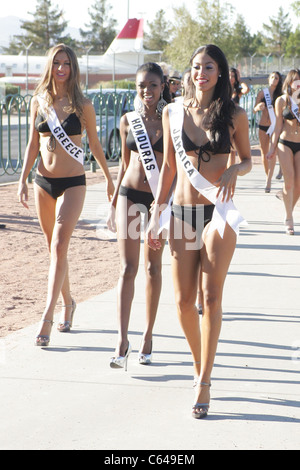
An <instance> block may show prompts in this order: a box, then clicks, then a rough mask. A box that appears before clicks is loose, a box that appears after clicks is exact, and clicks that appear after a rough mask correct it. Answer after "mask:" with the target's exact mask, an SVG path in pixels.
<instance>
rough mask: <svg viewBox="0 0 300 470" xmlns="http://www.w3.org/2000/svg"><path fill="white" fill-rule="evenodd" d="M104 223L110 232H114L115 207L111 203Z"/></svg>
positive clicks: (115, 227) (115, 229)
mask: <svg viewBox="0 0 300 470" xmlns="http://www.w3.org/2000/svg"><path fill="white" fill-rule="evenodd" d="M106 225H107V227H108V229H109V230H110V231H111V232H113V233H116V231H117V224H116V208H115V207H114V206H113V205H112V204H111V205H110V208H109V211H108V214H107V218H106Z"/></svg>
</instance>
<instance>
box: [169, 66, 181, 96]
mask: <svg viewBox="0 0 300 470" xmlns="http://www.w3.org/2000/svg"><path fill="white" fill-rule="evenodd" d="M169 88H170V94H171V98H172V100H174V99H175V98H177V97H178V96H180V95H181V93H180V90H181V76H180V73H179V72H176V71H172V72H170V74H169Z"/></svg>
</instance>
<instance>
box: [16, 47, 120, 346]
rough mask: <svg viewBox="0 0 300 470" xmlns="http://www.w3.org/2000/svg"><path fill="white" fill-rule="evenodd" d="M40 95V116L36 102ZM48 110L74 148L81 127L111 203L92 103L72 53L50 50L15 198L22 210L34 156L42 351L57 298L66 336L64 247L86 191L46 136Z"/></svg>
mask: <svg viewBox="0 0 300 470" xmlns="http://www.w3.org/2000/svg"><path fill="white" fill-rule="evenodd" d="M40 96H42V97H43V101H44V103H45V107H46V110H45V111H46V112H45V114H44V112H43V111H42V109H41V107H40V105H39V101H38V97H40ZM50 107H53V109H54V110H55V112H56V115H57V117H58V120H59V121H60V123H61V127H62V128H63V129H64V131H65V133H66V134H67V135H68V136H69V139H70V141H71V144H70V146H72V145H73V144H74V145H75V146H77V147H78V148H80V146H81V137H82V132H83V129H84V128H86V131H87V135H88V138H89V144H90V148H91V151H92V152H93V155H94V156H95V158H96V160H97V162H98V163H99V165H100V166H101V168H102V170H103V172H104V175H105V178H106V182H107V196H108V199H111V197H112V195H113V192H114V186H113V183H112V179H111V177H110V174H109V171H108V167H107V163H106V160H105V156H104V153H103V150H102V147H101V144H100V142H99V140H98V136H97V130H96V115H95V111H94V107H93V105H92V103H91V102H90V101H89V100H87V99H85V98H84V96H83V94H82V91H81V88H80V74H79V66H78V62H77V58H76V55H75V54H74V52H73V50H72V49H71V48H70V47H68V46H66V45H64V44H59V45H57V46H54V47H53V48H51V49H50V51H49V53H48V61H47V65H46V67H45V71H44V74H43V76H42V78H41V81H40V83H39V85H38V87H37V89H36V91H35V94H34V97H33V98H32V101H31V118H30V119H31V126H30V137H29V142H28V145H27V148H26V152H25V158H24V164H23V169H22V174H21V178H20V182H19V189H18V195H19V200H20V202H21V203H22V204H23V205H24V206H25V207H26V208H28V204H27V201H28V187H27V183H26V181H27V178H28V175H29V173H30V170H31V169H32V167H33V165H34V163H35V160H36V158H37V156H38V154H39V152H40V154H41V159H40V161H39V164H38V168H37V174H36V178H35V184H34V193H35V202H36V209H37V214H38V217H39V222H40V225H41V228H42V231H43V233H44V235H45V238H46V242H47V245H48V248H49V252H50V269H49V277H48V296H47V301H46V308H45V310H44V313H43V316H42V321H41V325H40V328H39V331H38V334H37V337H36V341H35V344H36V346H48V345H49V342H50V332H51V327H52V324H53V315H54V309H55V306H56V303H57V300H58V298H59V295H60V293H61V296H62V302H63V311H62V315H61V320H60V322H59V325H58V330H59V331H60V332H69V331H70V328H71V326H72V319H73V315H74V311H75V308H76V303H75V301H74V299H72V297H71V292H70V284H69V274H68V261H67V253H68V246H69V242H70V239H71V236H72V233H73V230H74V228H75V226H76V223H77V221H78V218H79V216H80V213H81V210H82V207H83V203H84V198H85V191H86V182H85V170H84V167H83V165H82V164H81V163H80V162H78V161H76V160H75V159H74V158H72V157H71V156H70V155H68V153H67V151H66V150H65V149H64V148H63V147H62V146H61V145H60V143H59V142H58V141H57V140H56V139H55V137H54V135H53V134H52V133H51V132H50V128H49V125H48V123H47V117H48V116H47V110H48V109H49V108H50Z"/></svg>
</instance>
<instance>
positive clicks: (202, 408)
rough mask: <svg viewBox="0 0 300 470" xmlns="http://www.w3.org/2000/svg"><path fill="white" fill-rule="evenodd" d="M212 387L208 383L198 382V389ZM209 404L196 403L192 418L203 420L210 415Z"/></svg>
mask: <svg viewBox="0 0 300 470" xmlns="http://www.w3.org/2000/svg"><path fill="white" fill-rule="evenodd" d="M198 386H200V387H211V384H210V383H209V384H208V383H206V382H198V383H197V385H196V387H198ZM208 410H209V403H199V402H197V403H195V404H194V406H193V408H192V417H193V418H195V419H203V418H206V417H207V415H208Z"/></svg>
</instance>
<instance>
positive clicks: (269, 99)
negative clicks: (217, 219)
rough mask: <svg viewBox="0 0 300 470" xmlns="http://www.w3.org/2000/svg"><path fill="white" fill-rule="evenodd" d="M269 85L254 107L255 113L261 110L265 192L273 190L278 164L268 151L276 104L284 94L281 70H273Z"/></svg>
mask: <svg viewBox="0 0 300 470" xmlns="http://www.w3.org/2000/svg"><path fill="white" fill-rule="evenodd" d="M268 83H269V86H268V87H267V88H264V89H263V90H261V91H260V92H259V93H258V95H257V97H256V102H255V106H254V108H253V112H254V114H255V113H257V112H258V111H261V118H260V121H259V126H258V127H259V131H258V137H259V143H260V149H261V156H262V163H263V166H264V170H265V174H266V186H265V192H266V193H269V192H270V191H271V185H272V177H273V173H274V168H275V165H276V158H273V159H267V153H268V151H269V149H270V143H271V136H272V133H273V132H274V129H275V123H276V116H275V112H274V104H275V101H276V99H277V98H278V97H279V96H280V95H281V94H282V76H281V74H280V73H279V72H272V73H271V74H270V75H269V79H268Z"/></svg>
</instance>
